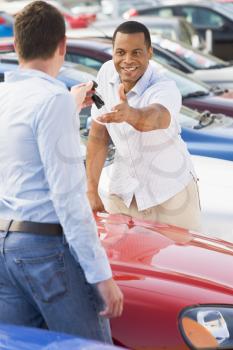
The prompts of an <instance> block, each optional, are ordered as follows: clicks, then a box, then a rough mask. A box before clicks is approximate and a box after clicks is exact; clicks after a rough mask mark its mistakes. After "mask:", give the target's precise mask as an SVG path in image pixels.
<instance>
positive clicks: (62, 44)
mask: <svg viewBox="0 0 233 350" xmlns="http://www.w3.org/2000/svg"><path fill="white" fill-rule="evenodd" d="M58 48H59V54H60V55H61V56H65V54H66V36H65V37H64V38H63V39H62V40H61V41H60V43H59V45H58Z"/></svg>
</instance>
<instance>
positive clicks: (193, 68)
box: [151, 35, 233, 89]
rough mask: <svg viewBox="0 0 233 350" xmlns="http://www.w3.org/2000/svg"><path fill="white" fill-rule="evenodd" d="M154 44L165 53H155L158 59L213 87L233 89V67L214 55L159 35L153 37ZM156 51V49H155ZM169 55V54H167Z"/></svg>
mask: <svg viewBox="0 0 233 350" xmlns="http://www.w3.org/2000/svg"><path fill="white" fill-rule="evenodd" d="M151 40H152V44H154V45H157V46H159V47H161V49H162V50H164V51H161V52H159V51H155V56H157V59H158V60H159V61H160V60H162V61H161V62H163V63H167V64H171V65H172V66H174V67H175V68H177V69H179V70H181V71H182V72H184V73H186V74H188V75H190V76H191V77H193V78H196V79H198V80H201V81H203V82H205V83H207V84H209V85H212V86H219V87H221V88H223V89H233V65H232V63H231V62H225V61H223V60H221V59H219V58H217V57H215V56H213V55H208V54H204V53H203V52H201V51H198V50H195V49H193V48H192V47H191V46H189V45H186V44H184V43H182V42H177V41H174V40H171V39H168V38H164V37H161V36H158V35H152V36H151ZM154 50H156V48H154ZM166 53H167V54H166Z"/></svg>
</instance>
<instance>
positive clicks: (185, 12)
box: [181, 6, 224, 28]
mask: <svg viewBox="0 0 233 350" xmlns="http://www.w3.org/2000/svg"><path fill="white" fill-rule="evenodd" d="M181 14H182V16H184V17H185V18H186V20H187V21H188V22H190V23H192V24H193V25H194V26H195V27H211V28H219V27H221V26H222V25H223V23H224V19H223V17H222V16H220V15H219V14H217V13H216V12H214V11H212V10H209V9H205V8H201V7H192V6H187V7H185V6H184V7H182V9H181Z"/></svg>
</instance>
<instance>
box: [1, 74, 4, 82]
mask: <svg viewBox="0 0 233 350" xmlns="http://www.w3.org/2000/svg"><path fill="white" fill-rule="evenodd" d="M3 81H4V74H2V73H0V83H2V82H3Z"/></svg>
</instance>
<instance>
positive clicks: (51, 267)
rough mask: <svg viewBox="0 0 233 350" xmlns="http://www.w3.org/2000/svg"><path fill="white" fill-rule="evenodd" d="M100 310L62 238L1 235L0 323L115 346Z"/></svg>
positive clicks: (93, 291)
mask: <svg viewBox="0 0 233 350" xmlns="http://www.w3.org/2000/svg"><path fill="white" fill-rule="evenodd" d="M102 309H103V302H102V299H101V297H100V295H99V294H98V291H97V289H96V286H95V285H91V284H89V283H87V281H86V279H85V276H84V273H83V270H82V268H81V266H80V265H79V263H78V262H77V261H76V260H75V258H74V257H73V255H72V254H71V253H70V249H69V246H68V244H67V243H66V241H65V238H64V236H52V235H51V236H48V235H42V234H41V235H38V234H32V233H18V232H17V233H16V232H10V233H7V232H2V231H0V322H2V323H9V324H15V325H24V326H31V327H47V328H48V329H50V330H53V331H58V332H65V333H69V334H73V335H78V336H80V337H84V338H89V339H95V340H99V341H102V342H105V343H111V342H112V340H111V334H110V327H109V321H108V320H107V319H105V318H103V317H99V315H98V313H99V311H100V310H102Z"/></svg>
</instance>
